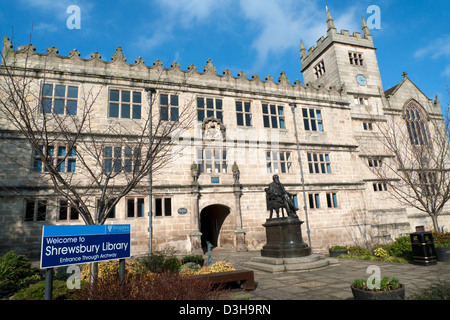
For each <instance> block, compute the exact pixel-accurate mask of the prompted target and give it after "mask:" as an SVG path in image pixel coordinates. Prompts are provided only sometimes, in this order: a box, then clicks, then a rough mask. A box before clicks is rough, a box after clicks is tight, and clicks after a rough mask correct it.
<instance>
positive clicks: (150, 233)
mask: <svg viewBox="0 0 450 320" xmlns="http://www.w3.org/2000/svg"><path fill="white" fill-rule="evenodd" d="M145 91H147V93H148V104H149V110H148V152H149V158H150V159H149V161H150V166H149V169H148V253H149V255H152V237H153V225H152V224H153V221H152V219H153V216H152V211H153V210H152V204H153V198H152V194H153V192H152V187H153V177H152V167H153V156H152V130H153V126H152V109H153V108H152V98H153V97H152V95H153V94H154V93H156V90H155V89H153V88H146V89H145Z"/></svg>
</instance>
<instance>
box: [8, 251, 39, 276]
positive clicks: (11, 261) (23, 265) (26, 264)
mask: <svg viewBox="0 0 450 320" xmlns="http://www.w3.org/2000/svg"><path fill="white" fill-rule="evenodd" d="M38 273H39V271H38V270H36V269H32V268H31V262H30V261H29V260H28V258H27V257H25V256H23V255H18V254H16V253H15V252H13V251H10V252H8V253H6V254H5V255H3V256H1V257H0V281H3V280H10V281H14V282H18V281H20V280H22V279H25V278H27V277H31V276H33V275H36V274H38Z"/></svg>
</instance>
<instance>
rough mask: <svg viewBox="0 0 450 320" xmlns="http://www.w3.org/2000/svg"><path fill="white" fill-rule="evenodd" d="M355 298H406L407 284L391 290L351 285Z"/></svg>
mask: <svg viewBox="0 0 450 320" xmlns="http://www.w3.org/2000/svg"><path fill="white" fill-rule="evenodd" d="M351 288H352V293H353V297H354V298H355V300H405V286H404V285H401V287H400V288H398V289H394V290H389V291H369V290H362V289H357V288H355V287H354V286H353V285H352V286H351Z"/></svg>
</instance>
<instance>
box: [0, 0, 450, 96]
mask: <svg viewBox="0 0 450 320" xmlns="http://www.w3.org/2000/svg"><path fill="white" fill-rule="evenodd" d="M0 4H1V6H0V34H1V35H6V36H8V37H9V38H10V39H12V41H13V44H14V47H15V48H17V47H18V46H20V45H24V44H27V43H29V42H30V34H31V42H32V43H33V45H34V46H35V47H36V50H37V51H38V52H42V53H43V52H46V48H48V47H51V46H55V47H56V48H58V49H59V53H60V54H61V55H64V56H67V55H69V51H70V50H72V49H74V48H76V49H77V50H78V51H80V52H81V56H82V57H83V58H89V57H90V55H91V53H93V52H95V51H98V52H99V53H100V54H101V55H102V58H103V59H104V60H106V61H109V60H110V59H111V56H112V55H113V54H114V52H115V50H116V48H117V46H121V47H122V49H123V53H124V54H125V56H126V57H127V61H128V62H129V63H134V61H135V59H136V58H138V57H142V58H143V59H144V60H145V61H146V64H147V65H152V63H153V61H155V60H156V59H159V60H161V61H162V62H163V64H164V65H165V66H166V67H169V66H170V64H171V63H172V62H173V61H177V62H178V63H179V64H180V65H181V69H183V70H186V69H187V67H188V66H189V65H190V64H194V65H196V66H197V68H198V70H199V71H202V70H203V67H204V66H205V64H206V61H207V59H208V58H210V59H212V61H213V64H214V66H215V67H216V68H217V72H218V73H219V74H221V73H222V72H223V71H224V70H225V69H229V70H231V72H232V74H233V75H234V76H237V74H238V72H240V71H243V72H244V73H246V75H247V77H249V78H250V77H251V76H252V75H253V74H258V75H260V77H261V79H265V77H266V76H267V75H271V76H272V77H274V79H275V80H276V79H278V76H279V74H280V72H281V71H282V70H283V71H285V72H286V74H287V77H288V78H289V80H290V82H291V83H293V82H294V81H295V80H296V79H299V80H301V81H303V77H302V74H301V72H300V70H301V64H300V53H299V49H300V39H303V41H304V43H305V46H306V47H307V49H308V48H309V47H311V46H312V45H315V43H316V40H317V39H319V38H320V37H321V36H322V35H323V36H325V35H326V9H325V8H326V7H325V6H326V5H327V6H328V8H329V9H330V12H331V14H332V16H333V18H334V20H335V25H336V28H337V29H338V31H340V30H341V29H346V30H349V31H350V32H354V31H357V32H361V20H362V16H364V17H365V18H366V19H369V18H370V16H371V15H372V12H370V13H367V8H368V7H369V6H370V5H376V6H378V7H379V8H380V10H381V15H380V18H381V19H380V27H381V29H372V30H371V33H372V35H373V38H374V43H375V46H376V47H377V48H378V50H377V57H378V63H379V67H380V72H381V76H382V80H383V86H384V90H387V89H389V88H390V87H392V86H394V85H396V84H397V83H399V82H400V81H401V80H402V76H401V75H402V72H403V71H406V72H407V73H408V75H409V77H410V79H411V80H412V81H413V82H414V83H416V85H417V86H418V87H419V88H420V89H421V90H422V91H423V92H424V93H425V94H426V95H427V96H428V97H429V98H432V99H434V96H435V95H436V94H439V97H440V101H441V104H444V103H447V102H448V100H449V97H448V94H447V90H446V86H447V83H450V28H449V27H450V22H449V19H448V17H449V14H448V12H449V11H450V1H448V0H434V1H425V0H424V1H403V0H402V1H398V0H395V1H394V0H371V1H366V0H359V1H354V0H352V1H349V0H339V1H337V0H327V1H306V0H118V1H104V0H99V1H92V0H91V1H88V0H59V1H55V0H15V1H10V0H0ZM70 5H77V6H78V7H79V8H80V10H81V12H80V22H81V25H80V29H69V28H68V27H67V19H68V18H69V17H70V16H71V13H72V12H69V13H67V8H68V7H69V6H70ZM31 31H32V32H31Z"/></svg>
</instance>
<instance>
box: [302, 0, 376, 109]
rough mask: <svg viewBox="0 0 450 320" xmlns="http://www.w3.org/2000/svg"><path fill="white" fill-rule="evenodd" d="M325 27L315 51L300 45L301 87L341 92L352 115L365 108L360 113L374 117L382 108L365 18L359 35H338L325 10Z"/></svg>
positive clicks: (371, 43)
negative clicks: (352, 112) (347, 101)
mask: <svg viewBox="0 0 450 320" xmlns="http://www.w3.org/2000/svg"><path fill="white" fill-rule="evenodd" d="M327 27H328V29H327V36H326V37H325V38H324V37H323V36H322V37H321V38H320V39H319V40H317V46H316V47H314V46H313V47H312V48H310V49H309V50H308V51H307V50H306V49H305V46H304V44H303V41H301V43H300V54H301V63H302V73H303V78H304V83H305V84H306V85H307V84H312V85H314V86H316V87H317V86H319V85H320V86H322V87H325V88H330V87H335V88H337V89H339V88H344V90H345V91H346V92H347V94H348V96H349V97H350V99H351V100H352V101H350V103H351V106H352V109H353V110H354V111H357V109H358V108H361V107H362V106H365V107H364V109H365V111H363V110H360V111H361V112H363V113H366V112H369V113H376V108H377V107H378V106H380V107H381V96H380V95H381V94H382V93H383V84H382V82H381V76H380V71H379V68H378V61H377V57H376V54H375V50H376V48H375V46H374V44H373V41H372V35H371V34H370V31H369V27H368V26H367V23H366V21H365V19H364V17H363V18H362V34H361V33H360V32H354V33H353V34H350V33H349V31H347V30H341V32H340V33H338V32H337V30H336V28H335V26H334V21H333V18H332V17H331V14H330V12H329V11H328V8H327ZM355 109H356V110H355ZM357 112H358V111H357ZM358 113H359V112H358Z"/></svg>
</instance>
